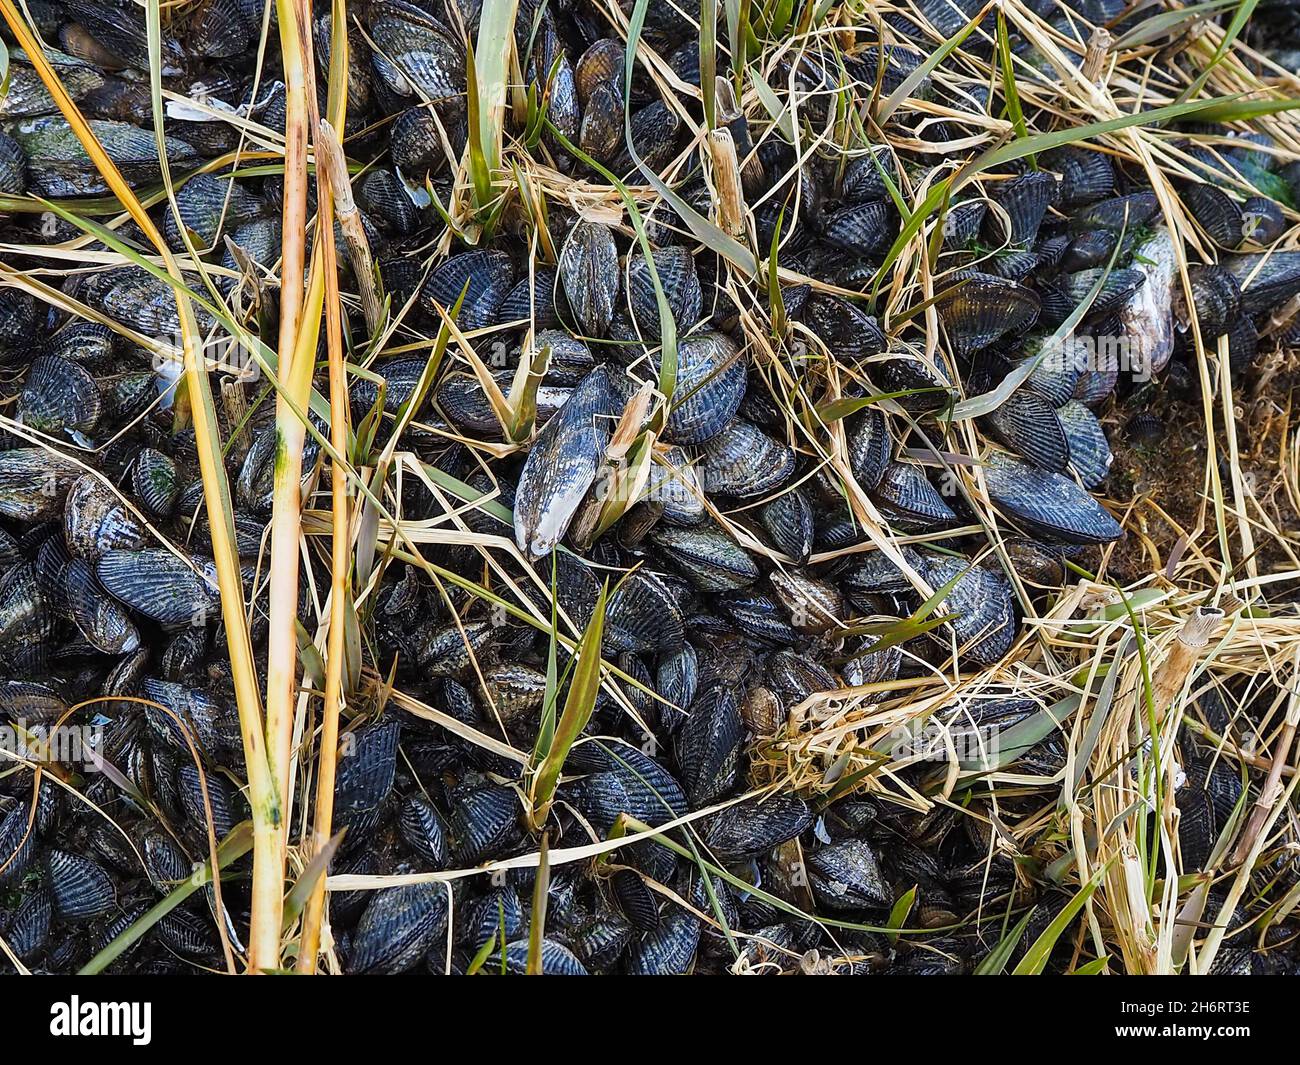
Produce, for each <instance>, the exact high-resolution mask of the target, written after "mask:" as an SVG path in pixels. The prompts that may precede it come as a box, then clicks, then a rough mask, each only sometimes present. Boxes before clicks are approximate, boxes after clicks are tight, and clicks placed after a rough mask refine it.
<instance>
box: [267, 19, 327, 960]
mask: <svg viewBox="0 0 1300 1065" xmlns="http://www.w3.org/2000/svg"><path fill="white" fill-rule="evenodd" d="M276 13H277V17H278V19H279V24H280V53H281V57H282V62H283V64H284V83H285V90H286V121H285V148H284V210H283V227H282V233H283V246H282V251H281V259H280V336H279V346H278V347H279V372H280V380H281V381H283V382H285V383H286V385H285V387H286V390H287V392H288V399H291V400H293V405H294V406H296V407H297V409H298V410H304V409H305V408H306V398H307V392H308V390H309V389H310V387H311V374H312V369H313V368H314V365H315V359H316V350H315V349H316V340H315V338H316V333H317V330H318V329H319V317H320V293H319V285H318V275H319V268H318V267H317V268H314V269H313V275H312V288H313V290H314V298H315V311H314V317H313V318H312V319H311V320H310V321H309V322H308V323H307V328H301V326H302V325H303V324H304V318H303V263H304V260H305V245H306V233H307V139H308V130H309V128H310V126H309V122H310V117H309V111H308V104H309V102H308V92H309V87H308V83H307V78H308V67H309V66H310V52H309V41H310V38H309V36H308V34H309V32H310V25H311V5H310V0H300V2H299V3H294V2H293V0H276ZM312 313H313V312H312V311H310V310H309V311H308V314H309V315H310V314H312ZM308 334H310V337H311V340H310V345H308V344H307V343H305V341H306V339H307V335H308ZM275 420H276V455H275V497H274V502H273V510H272V522H271V581H270V590H269V602H270V627H269V634H268V638H267V675H266V745H267V753H268V758H269V760H270V764H271V774H272V777H273V779H274V781H275V787H276V794H277V796H278V799H279V804H280V809H281V810H282V811H284V812H285V813H284V816H282V818H281V824H280V832H279V843H278V863H277V864H278V869H279V877H280V892H281V900H280V902H279V904H277V905H276V906H275V913H274V914H273V915H272V914H270V913H265V914H263V915H262V917H263V919H265V920H266V921H267V922H268V924H269V923H270V922H271V921H272V919H273V920H274V923H275V927H276V934H277V935H278V934H279V930H280V927H281V923H282V920H283V890H284V861H285V852H286V847H287V844H288V839H287V834H288V811H289V809H290V795H289V788H290V781H289V770H290V765H291V763H292V757H291V751H292V746H293V719H294V705H295V700H294V690H295V688H296V680H297V661H298V637H297V632H296V629H295V622H296V621H297V618H298V535H299V526H300V518H301V509H300V508H301V502H302V501H301V498H300V494H301V492H300V485H301V478H302V449H303V443H304V441H305V439H306V426H304V425H303V423H302V421H301V420H300V419H299V417H298V415H297V414H296V413H295V411H294V409H293V408H292V407H291V406H290V403H289V402H288V401H287V399H286V396H285V395H284V394H280V395H277V397H276V415H275ZM277 950H278V948H277ZM276 964H277V965H278V964H279V962H278V957H277V962H276Z"/></svg>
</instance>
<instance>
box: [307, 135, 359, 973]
mask: <svg viewBox="0 0 1300 1065" xmlns="http://www.w3.org/2000/svg"><path fill="white" fill-rule="evenodd" d="M331 136H332V130H330V128H329V124H328V123H326V122H322V123H321V130H320V131H318V135H317V143H318V144H319V143H323V142H324V141H326V140H328V139H330V137H331ZM320 173H321V172H320V171H318V172H317V181H318V183H319V184H320V185H321V186H322V187H321V190H320V191H321V194H320V195H318V197H317V199H318V201H319V202H320V211H321V216H320V232H321V234H322V239H321V253H322V257H323V259H324V262H325V294H326V300H327V312H326V316H325V335H326V341H327V343H328V345H329V368H330V442H331V443H332V444H333V445H334V449H335V451H337V452H338V453H339V454H340V455H346V454H347V446H348V385H347V376H346V372H345V370H344V366H343V330H342V322H341V320H340V319H341V313H340V304H339V293H338V268H337V264H336V263H335V255H334V241H333V240H332V239H329V237H327V236H326V234H329V235H330V236H332V234H333V215H334V210H333V197H334V196H336V195H338V193H337V192H336V186H335V185H334V181H335V177H334V175H333V174H329V175H327V176H326V178H325V179H324V181H321V178H320ZM344 177H345V178H346V171H344ZM330 498H331V503H332V511H333V533H332V536H333V538H332V541H331V554H330V577H331V582H330V621H329V635H328V638H327V645H326V653H325V666H326V671H325V712H324V716H323V718H322V720H321V738H320V763H319V767H318V771H317V774H316V811H315V818H314V821H313V826H312V853H313V854H319V853H320V852H321V851H322V850H323V849H324V848H325V846H326V845H327V844H328V843H329V839H330V833H331V832H332V830H333V824H334V780H335V777H336V775H337V769H338V746H339V713H340V711H341V710H342V702H343V699H342V695H343V664H344V661H343V660H344V656H345V655H346V649H345V647H344V635H345V631H344V630H345V626H346V624H347V622H346V618H345V614H344V612H345V611H346V609H347V581H348V565H349V561H350V556H351V542H352V537H351V532H350V529H349V525H348V490H347V471H346V470H345V469H344V468H343V464H342V463H341V462H335V461H331V462H330ZM324 914H325V875H324V873H323V872H322V875H321V878H320V879H319V880H318V881H317V882H316V885H315V887H314V888H313V889H312V893H311V896H310V897H309V898H308V899H307V908H306V910H305V911H304V913H303V922H302V936H301V940H300V943H299V948H298V971H299V972H302V973H314V972H315V971H316V961H317V956H318V955H319V953H320V930H321V922H322V920H323V919H324Z"/></svg>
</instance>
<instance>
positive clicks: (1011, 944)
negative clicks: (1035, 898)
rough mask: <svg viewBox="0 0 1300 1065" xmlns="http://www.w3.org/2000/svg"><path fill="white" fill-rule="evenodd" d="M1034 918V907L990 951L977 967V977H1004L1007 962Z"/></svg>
mask: <svg viewBox="0 0 1300 1065" xmlns="http://www.w3.org/2000/svg"><path fill="white" fill-rule="evenodd" d="M1033 916H1034V907H1030V908H1029V909H1028V910H1026V911H1025V915H1024V916H1023V917H1022V918H1020V920H1018V921H1017V922H1016V923H1015V925H1014V926H1013V927H1012V929H1011V930H1010V931H1009V932H1008V933H1007V934H1006V935H1004V936H1003V937H1002V938H1001V939H999V940H998V945H997V946H996V947H994V948H993V949H992V950H991V951H989V953H988V955H987V956H986V957H985V958H984V960H983V961H981V962H980V963H979V964H978V965H977V966H975V975H976V976H1001V975H1002V971H1003V970H1004V969H1005V968H1006V967H1007V962H1009V961H1010V960H1011V955H1012V954H1014V953H1015V951H1016V944H1017V943H1019V942H1020V937H1021V936H1023V935H1024V934H1025V929H1026V928H1028V927H1029V919H1030V918H1031V917H1033Z"/></svg>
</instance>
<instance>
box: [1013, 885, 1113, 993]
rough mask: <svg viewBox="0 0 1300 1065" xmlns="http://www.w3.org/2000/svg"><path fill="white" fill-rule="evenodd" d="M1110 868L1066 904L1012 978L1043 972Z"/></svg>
mask: <svg viewBox="0 0 1300 1065" xmlns="http://www.w3.org/2000/svg"><path fill="white" fill-rule="evenodd" d="M1109 868H1110V865H1109V864H1107V865H1104V866H1102V867H1101V868H1100V869H1098V870H1097V871H1096V872H1095V873H1093V875H1092V879H1091V880H1089V881H1088V882H1087V883H1086V884H1084V885H1083V887H1081V888H1080V889H1079V890H1078V891H1077V892H1075V895H1074V897H1073V898H1072V899H1070V901H1069V902H1067V903H1066V904H1065V908H1064V909H1063V910H1061V912H1060V913H1058V914H1057V915H1056V917H1054V918H1053V919H1052V923H1051V924H1049V925H1048V926H1047V927H1046V928H1044V929H1043V934H1042V935H1040V936H1039V937H1038V938H1037V939H1035V940H1034V942H1033V945H1032V946H1031V947H1030V948H1029V949H1028V950H1027V951H1025V956H1024V957H1023V958H1021V959H1020V963H1019V964H1018V965H1017V966H1016V967H1015V969H1014V970H1013V971H1012V974H1011V975H1012V976H1037V975H1039V974H1040V973H1041V972H1042V971H1043V969H1044V968H1045V967H1046V966H1047V959H1048V958H1049V957H1050V956H1051V953H1052V948H1053V947H1054V946H1056V941H1057V940H1058V939H1060V938H1061V935H1062V934H1063V933H1064V932H1065V930H1066V929H1067V928H1069V927H1070V922H1071V921H1073V920H1074V918H1075V915H1076V914H1077V913H1078V912H1079V911H1080V910H1081V909H1083V904H1084V903H1085V902H1087V901H1088V900H1089V899H1090V898H1092V893H1093V892H1094V891H1096V890H1097V888H1098V886H1100V884H1101V880H1102V877H1103V876H1105V875H1106V870H1107V869H1109Z"/></svg>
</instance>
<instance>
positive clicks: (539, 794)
mask: <svg viewBox="0 0 1300 1065" xmlns="http://www.w3.org/2000/svg"><path fill="white" fill-rule="evenodd" d="M608 593H609V585H608V584H606V585H603V586H602V587H601V590H600V596H599V597H598V598H597V600H596V609H595V611H594V612H593V613H592V616H591V622H590V623H589V624H588V625H587V629H586V631H585V632H584V633H583V634H582V641H581V642H580V643H579V644H578V652H577V665H576V666H575V667H574V671H573V679H572V681H570V682H569V695H568V698H566V699H565V701H564V711H563V713H561V714H560V722H559V725H557V726H556V730H555V740H554V742H553V743H552V744H551V749H550V750H549V751H547V752H546V758H545V759H544V760H543V761H542V764H541V766H540V767H539V768H538V770H537V775H536V776H535V777H534V778H533V786H532V795H531V799H532V804H531V805H532V810H531V811H530V816H531V817H532V822H533V826H534V827H535V828H540V827H541V826H542V824H543V823H544V822H545V821H546V817H547V815H548V814H549V813H550V810H551V803H552V802H553V801H554V799H555V788H556V786H557V785H558V784H559V782H560V770H561V769H563V768H564V761H565V759H566V758H568V757H569V751H570V750H571V749H572V747H573V745H574V743H575V742H576V741H577V739H578V735H579V734H580V733H581V732H582V730H583V729H584V728H586V727H587V722H588V721H590V720H591V714H592V711H593V710H595V709H596V696H597V694H598V693H599V691H600V644H601V640H602V638H603V636H604V632H605V600H606V597H607V595H608Z"/></svg>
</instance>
